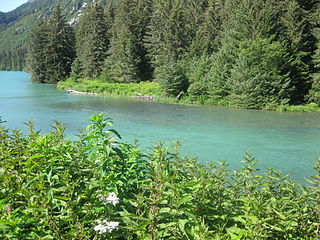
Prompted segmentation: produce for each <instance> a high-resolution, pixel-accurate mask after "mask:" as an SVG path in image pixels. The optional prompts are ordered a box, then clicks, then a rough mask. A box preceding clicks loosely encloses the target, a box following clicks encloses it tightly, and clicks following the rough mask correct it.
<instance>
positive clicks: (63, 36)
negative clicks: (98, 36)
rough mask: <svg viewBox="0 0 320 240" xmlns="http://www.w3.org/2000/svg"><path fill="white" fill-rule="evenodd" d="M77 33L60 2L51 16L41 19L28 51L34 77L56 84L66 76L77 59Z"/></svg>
mask: <svg viewBox="0 0 320 240" xmlns="http://www.w3.org/2000/svg"><path fill="white" fill-rule="evenodd" d="M74 55H75V52H74V33H73V29H72V28H71V27H70V26H69V25H68V24H67V23H66V21H65V19H64V16H63V15H62V13H61V8H60V6H59V5H57V6H56V7H55V8H54V10H53V13H52V15H51V16H50V17H49V18H48V19H44V20H40V22H39V23H38V25H37V26H36V27H35V29H34V30H33V32H32V34H31V38H30V42H29V50H28V62H29V68H30V71H31V73H32V79H33V81H35V82H40V83H56V82H58V81H61V80H63V79H64V78H66V77H67V76H68V75H69V73H70V71H71V64H72V61H73V59H74Z"/></svg>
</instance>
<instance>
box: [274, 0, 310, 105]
mask: <svg viewBox="0 0 320 240" xmlns="http://www.w3.org/2000/svg"><path fill="white" fill-rule="evenodd" d="M279 15H280V16H281V17H280V26H279V27H278V29H279V30H280V29H281V32H280V39H281V41H282V42H283V43H285V47H286V49H287V53H288V63H290V64H289V74H290V75H289V76H290V78H291V85H292V87H293V90H294V91H293V92H292V95H291V103H293V104H301V103H303V102H304V101H305V95H306V94H307V93H308V91H309V89H310V83H311V75H310V70H311V68H312V66H311V64H310V63H311V51H312V50H311V45H310V44H312V43H311V42H310V39H309V40H308V38H309V35H310V33H309V31H308V28H307V25H308V22H307V13H306V11H305V10H303V9H302V7H301V6H300V5H299V3H298V2H297V1H295V0H286V1H283V2H280V14H279Z"/></svg>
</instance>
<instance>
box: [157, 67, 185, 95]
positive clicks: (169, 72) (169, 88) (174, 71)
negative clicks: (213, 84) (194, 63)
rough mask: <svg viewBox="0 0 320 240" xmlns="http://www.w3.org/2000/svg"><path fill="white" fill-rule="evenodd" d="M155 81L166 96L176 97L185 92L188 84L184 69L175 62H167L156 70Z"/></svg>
mask: <svg viewBox="0 0 320 240" xmlns="http://www.w3.org/2000/svg"><path fill="white" fill-rule="evenodd" d="M156 79H157V81H158V82H159V83H160V85H161V87H162V89H163V91H164V92H165V93H166V95H167V96H173V97H177V96H178V95H179V94H180V93H185V92H187V89H188V86H189V82H188V78H187V76H186V71H185V69H184V68H183V67H182V66H181V65H179V63H176V62H175V61H169V62H168V63H166V64H165V65H162V66H161V67H159V68H158V69H157V73H156Z"/></svg>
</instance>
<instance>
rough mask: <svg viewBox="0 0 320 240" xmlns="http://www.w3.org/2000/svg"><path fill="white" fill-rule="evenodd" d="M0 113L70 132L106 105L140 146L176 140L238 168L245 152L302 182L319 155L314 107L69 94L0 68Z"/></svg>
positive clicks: (11, 122) (19, 122) (17, 124)
mask: <svg viewBox="0 0 320 240" xmlns="http://www.w3.org/2000/svg"><path fill="white" fill-rule="evenodd" d="M0 84H1V85H0V86H1V87H0V116H2V118H3V119H4V120H7V123H5V125H6V126H7V127H8V128H19V129H22V130H23V131H25V130H26V126H25V125H24V124H23V122H26V121H27V120H34V121H35V124H36V128H37V129H40V130H41V131H42V132H47V131H49V130H50V125H51V124H52V123H53V121H54V120H56V121H59V122H63V123H64V124H65V127H66V129H67V130H66V134H67V136H68V137H70V138H72V137H73V136H75V134H77V133H78V132H79V129H82V128H84V127H85V126H86V124H87V123H88V122H87V119H88V118H89V117H90V116H91V115H92V114H95V113H99V112H104V113H106V114H107V115H108V116H109V117H111V118H112V119H113V120H114V123H115V124H114V128H116V129H117V130H118V131H119V132H120V134H121V135H122V136H123V140H124V141H128V142H129V143H133V141H134V139H138V140H139V142H140V145H141V147H142V148H144V149H148V148H149V147H151V146H152V145H153V144H155V143H156V142H159V141H166V142H168V141H181V142H182V149H181V151H182V153H183V154H188V155H189V156H197V157H198V158H199V161H200V162H207V161H211V160H215V161H224V160H226V161H227V163H228V164H229V167H228V168H229V169H237V168H239V167H240V166H241V163H240V161H241V160H242V156H243V155H244V153H245V152H253V153H254V157H256V158H257V159H258V160H259V161H260V162H259V165H258V166H259V167H260V168H262V169H266V168H267V167H272V168H275V169H281V170H282V171H283V172H284V173H285V174H289V175H290V178H291V179H296V180H298V181H301V182H303V181H304V180H303V179H304V178H309V177H310V176H311V175H313V174H314V173H315V172H314V170H313V163H314V162H316V160H317V159H318V158H319V157H320V148H319V144H320V113H281V112H267V111H254V110H240V109H231V108H222V107H212V106H183V105H170V104H161V103H155V102H148V101H141V100H134V99H128V98H117V97H100V96H88V95H72V94H68V93H66V92H64V91H59V90H57V89H56V88H55V87H54V86H53V85H42V84H32V83H31V80H30V75H29V74H27V73H24V72H0Z"/></svg>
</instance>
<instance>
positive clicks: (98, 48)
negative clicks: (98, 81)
mask: <svg viewBox="0 0 320 240" xmlns="http://www.w3.org/2000/svg"><path fill="white" fill-rule="evenodd" d="M109 21H111V19H109ZM110 25H111V23H110V22H107V21H106V16H105V14H104V9H103V8H102V7H101V6H100V5H99V4H98V3H97V2H94V3H92V5H89V6H88V7H87V9H86V10H85V12H84V14H83V15H82V16H81V18H80V23H79V26H78V29H77V31H76V46H77V47H76V48H77V56H78V59H79V61H80V63H81V66H82V71H83V73H82V75H83V76H84V77H88V78H97V77H99V76H100V74H101V71H102V69H103V66H104V62H105V60H106V58H107V51H108V48H109V43H110V39H109V37H110V35H109V29H108V27H110Z"/></svg>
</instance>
